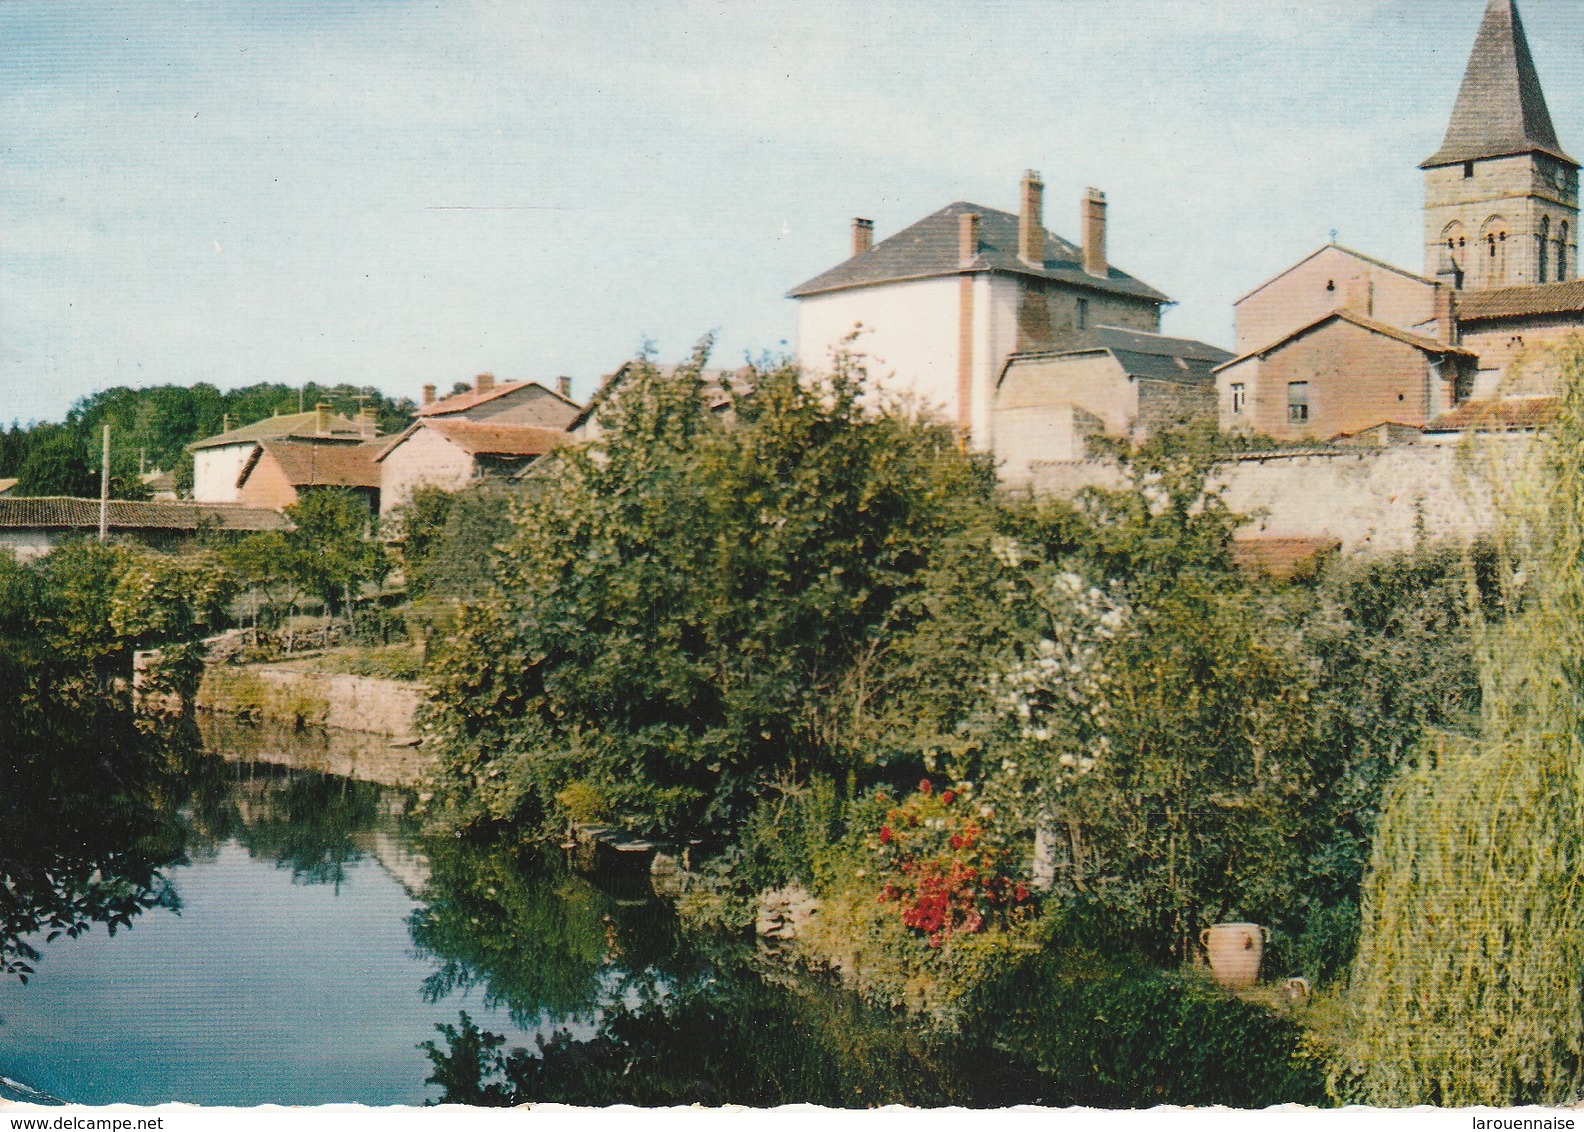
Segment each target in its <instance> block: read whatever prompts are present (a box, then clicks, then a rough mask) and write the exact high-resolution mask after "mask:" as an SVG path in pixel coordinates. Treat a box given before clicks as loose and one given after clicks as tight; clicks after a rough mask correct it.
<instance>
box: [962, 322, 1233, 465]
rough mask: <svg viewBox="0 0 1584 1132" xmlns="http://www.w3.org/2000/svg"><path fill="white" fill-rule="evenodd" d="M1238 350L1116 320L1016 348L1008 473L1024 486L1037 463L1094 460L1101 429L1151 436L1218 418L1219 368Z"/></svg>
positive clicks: (998, 449) (1008, 378)
mask: <svg viewBox="0 0 1584 1132" xmlns="http://www.w3.org/2000/svg"><path fill="white" fill-rule="evenodd" d="M1231 357H1232V354H1231V353H1230V352H1228V351H1226V350H1222V349H1219V348H1217V347H1215V346H1209V345H1206V344H1205V343H1203V342H1195V341H1191V340H1189V339H1185V338H1168V337H1166V336H1165V335H1161V334H1150V333H1146V332H1144V331H1140V330H1120V329H1117V328H1115V327H1099V328H1097V329H1094V330H1090V331H1085V332H1083V333H1080V334H1077V335H1074V336H1073V337H1072V338H1071V339H1070V340H1069V341H1068V342H1067V343H1066V344H1064V345H1063V346H1062V347H1060V348H1058V349H1055V350H1049V351H1041V352H1038V353H1021V354H1014V355H1013V356H1012V357H1011V358H1009V359H1008V360H1007V363H1006V366H1005V368H1004V369H1003V370H1002V373H1001V379H1000V381H999V383H998V385H997V389H996V399H995V410H994V414H993V418H992V430H991V431H992V437H993V439H994V445H995V455H996V460H997V462H998V464H999V465H1000V468H1001V478H1002V479H1003V480H1004V481H1005V482H1007V483H1009V484H1023V483H1026V482H1028V481H1029V477H1030V467H1031V465H1032V464H1033V463H1034V462H1036V461H1041V460H1081V459H1084V458H1085V456H1086V455H1087V442H1088V439H1089V437H1091V436H1095V435H1101V434H1103V435H1107V436H1115V437H1126V438H1128V439H1130V440H1133V441H1141V440H1143V439H1145V438H1146V437H1148V436H1149V435H1150V433H1152V432H1154V431H1157V430H1158V429H1161V428H1164V427H1170V426H1173V425H1180V424H1186V423H1188V422H1189V421H1194V420H1207V421H1214V420H1215V419H1216V386H1215V367H1216V366H1217V365H1220V364H1221V363H1223V362H1226V361H1228V360H1229V359H1231Z"/></svg>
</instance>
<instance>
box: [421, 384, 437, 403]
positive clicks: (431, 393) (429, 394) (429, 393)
mask: <svg viewBox="0 0 1584 1132" xmlns="http://www.w3.org/2000/svg"><path fill="white" fill-rule="evenodd" d="M423 403H424V404H425V405H433V404H434V403H435V387H434V386H433V385H426V386H424V388H423Z"/></svg>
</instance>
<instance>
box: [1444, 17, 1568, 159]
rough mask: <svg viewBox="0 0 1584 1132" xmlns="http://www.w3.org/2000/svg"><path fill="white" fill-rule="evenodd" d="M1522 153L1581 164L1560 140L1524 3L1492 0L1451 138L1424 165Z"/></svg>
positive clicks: (1450, 130) (1471, 59)
mask: <svg viewBox="0 0 1584 1132" xmlns="http://www.w3.org/2000/svg"><path fill="white" fill-rule="evenodd" d="M1516 153H1544V154H1549V155H1550V156H1552V157H1554V158H1556V159H1557V160H1558V161H1565V162H1567V163H1568V164H1569V165H1572V166H1574V167H1575V168H1576V167H1577V166H1578V162H1576V161H1574V160H1573V159H1572V158H1571V157H1569V156H1568V155H1567V154H1566V153H1564V152H1563V150H1562V143H1561V142H1559V141H1558V140H1557V133H1556V127H1555V126H1554V125H1552V123H1551V111H1550V109H1549V108H1548V107H1547V106H1546V99H1545V91H1544V90H1542V89H1541V87H1540V75H1539V73H1538V72H1537V71H1536V70H1535V63H1534V56H1533V55H1531V54H1530V53H1529V39H1528V37H1527V36H1525V35H1524V30H1523V21H1522V20H1521V19H1520V18H1519V16H1518V5H1517V4H1516V3H1514V0H1490V4H1489V6H1487V7H1486V9H1485V19H1484V20H1483V21H1482V22H1481V24H1480V29H1479V37H1478V38H1477V39H1476V40H1475V41H1474V51H1473V53H1472V54H1471V55H1470V56H1469V63H1468V70H1467V71H1466V72H1465V73H1464V75H1463V85H1462V87H1461V88H1460V89H1459V90H1458V97H1457V105H1456V107H1454V109H1453V111H1452V124H1451V125H1450V126H1448V127H1447V132H1446V139H1445V140H1444V141H1442V143H1441V148H1440V149H1438V150H1437V151H1436V152H1435V153H1434V154H1432V155H1431V156H1430V157H1427V158H1425V161H1424V164H1423V165H1421V166H1420V168H1421V169H1432V168H1434V167H1436V166H1438V165H1456V164H1458V163H1460V162H1464V161H1478V160H1480V159H1482V158H1486V157H1506V156H1509V155H1511V154H1516Z"/></svg>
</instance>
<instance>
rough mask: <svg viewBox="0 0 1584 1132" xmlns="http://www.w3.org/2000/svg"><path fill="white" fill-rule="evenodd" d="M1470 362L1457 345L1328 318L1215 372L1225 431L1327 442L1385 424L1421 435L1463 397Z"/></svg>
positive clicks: (1347, 317)
mask: <svg viewBox="0 0 1584 1132" xmlns="http://www.w3.org/2000/svg"><path fill="white" fill-rule="evenodd" d="M1474 361H1475V359H1474V357H1473V355H1472V354H1470V353H1469V352H1468V351H1466V350H1464V349H1462V348H1461V347H1459V346H1453V345H1449V344H1448V343H1446V342H1444V341H1441V340H1439V339H1435V338H1427V337H1425V336H1423V335H1420V334H1414V333H1412V332H1411V331H1407V330H1403V329H1401V328H1400V327H1396V326H1390V325H1388V324H1386V323H1383V322H1377V321H1375V320H1374V319H1370V318H1365V317H1364V316H1362V315H1359V314H1356V313H1354V312H1353V311H1350V310H1338V311H1332V312H1331V313H1330V314H1327V315H1324V316H1322V317H1321V318H1319V319H1316V320H1315V321H1314V322H1312V323H1310V324H1309V325H1308V326H1303V327H1300V328H1299V329H1297V330H1296V331H1294V332H1293V333H1291V334H1289V335H1287V336H1286V337H1285V338H1282V339H1281V340H1280V341H1278V342H1273V343H1271V344H1269V345H1267V346H1265V347H1264V348H1262V349H1260V350H1256V351H1252V352H1250V353H1246V354H1244V355H1242V356H1241V357H1238V358H1234V359H1232V360H1231V361H1228V362H1225V363H1223V364H1221V365H1220V366H1218V367H1216V371H1215V376H1216V390H1217V397H1218V399H1219V403H1220V419H1221V427H1222V431H1224V432H1232V433H1257V434H1260V435H1264V436H1271V437H1275V438H1276V439H1278V440H1303V439H1318V440H1326V439H1330V438H1331V437H1335V436H1337V435H1339V434H1343V433H1356V432H1359V431H1361V430H1364V429H1369V428H1371V427H1372V426H1375V425H1380V424H1382V423H1386V422H1390V423H1392V424H1399V425H1408V426H1411V427H1413V428H1423V427H1424V426H1426V425H1428V424H1430V423H1431V422H1432V421H1433V420H1435V418H1436V417H1438V416H1440V415H1441V414H1442V413H1445V412H1448V411H1450V410H1451V409H1452V408H1453V407H1455V406H1456V405H1457V404H1458V403H1459V402H1460V401H1461V400H1463V399H1464V395H1465V394H1466V390H1467V389H1468V387H1469V385H1470V383H1471V382H1472V380H1473V367H1474Z"/></svg>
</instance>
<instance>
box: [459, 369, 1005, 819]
mask: <svg viewBox="0 0 1584 1132" xmlns="http://www.w3.org/2000/svg"><path fill="white" fill-rule="evenodd" d="M703 362H704V357H703V354H702V352H701V353H700V355H699V357H697V358H696V359H695V360H694V362H693V363H692V364H691V365H690V366H686V367H682V368H681V369H680V370H679V371H677V372H675V373H674V374H670V375H665V376H662V375H661V374H660V373H659V371H657V370H655V369H654V367H652V366H648V365H645V366H643V367H640V368H639V370H638V371H637V372H635V373H634V374H633V376H632V377H631V378H630V379H629V381H628V383H627V384H625V385H624V386H623V389H622V395H621V396H620V397H618V398H615V399H613V401H612V403H611V404H610V406H609V407H608V410H607V414H608V415H607V417H606V418H605V421H604V423H605V432H604V434H603V436H602V438H601V440H600V441H599V442H598V443H597V444H595V445H593V446H591V447H590V448H587V449H579V450H572V451H567V452H564V453H562V454H559V455H558V456H557V457H556V458H555V459H554V461H553V462H552V463H551V464H550V465H548V466H547V468H546V472H545V474H544V476H542V477H541V479H540V484H539V490H537V491H536V492H535V493H533V494H531V495H528V496H526V497H525V498H524V499H523V501H522V502H521V504H520V509H519V512H518V516H517V524H518V530H517V533H516V535H515V536H514V537H513V538H512V540H511V542H510V543H509V544H508V545H507V546H506V548H505V549H504V551H503V554H502V557H501V560H500V569H501V578H500V591H499V592H498V593H495V594H491V595H488V596H486V597H484V598H481V599H480V600H478V601H476V602H474V603H472V604H470V605H468V606H466V607H465V608H464V609H463V610H462V611H461V613H460V615H459V617H458V620H457V624H456V629H455V633H454V640H453V641H452V642H450V643H449V644H448V645H447V646H446V647H445V648H444V649H442V650H440V651H439V653H438V654H437V656H436V657H435V658H434V659H435V667H434V673H435V684H434V701H433V706H432V710H431V714H430V726H431V729H432V733H433V734H434V735H435V737H436V739H437V740H438V743H439V746H440V748H441V750H442V752H443V756H442V757H443V773H442V778H441V781H440V786H441V790H442V793H443V796H444V799H445V800H446V801H447V802H449V803H450V804H451V805H452V807H453V808H454V811H455V812H456V813H457V815H458V816H459V817H460V818H461V819H462V820H463V821H465V822H473V823H477V822H485V821H492V820H493V821H508V822H511V821H530V822H531V821H533V820H535V818H536V817H537V816H538V815H540V814H542V813H543V812H544V811H545V810H546V809H547V808H550V807H553V804H554V803H553V799H554V797H555V795H556V793H557V792H558V791H560V790H561V789H563V788H564V787H565V786H566V785H567V784H569V783H571V782H587V783H591V784H594V785H596V786H598V787H599V789H600V790H601V791H602V792H603V793H604V794H605V796H606V797H608V798H609V799H610V801H611V803H612V805H613V807H614V808H615V809H616V810H617V811H618V812H619V813H621V814H622V815H623V816H624V820H626V821H627V822H629V823H630V824H631V825H633V826H634V827H636V828H641V829H644V830H648V831H658V832H664V833H669V834H695V833H702V834H709V835H717V836H718V835H723V834H726V833H727V832H728V831H730V830H731V829H733V828H734V827H735V825H736V824H737V823H738V822H739V821H740V820H741V818H742V816H743V815H744V814H745V813H747V812H748V811H750V810H751V809H752V808H753V806H754V804H755V802H756V799H757V798H758V797H759V796H760V795H762V794H763V793H764V791H765V790H766V789H767V788H768V787H769V785H770V783H772V782H773V781H775V780H776V778H777V777H779V776H782V775H788V774H790V775H792V776H793V777H797V778H806V777H807V776H809V775H811V774H827V775H834V776H836V777H838V778H841V777H844V776H845V775H846V774H847V773H848V772H849V771H851V772H855V773H856V772H857V771H859V770H860V769H862V768H863V767H865V766H867V765H868V761H869V759H870V752H869V751H868V750H867V749H866V748H865V746H864V745H863V744H862V742H861V741H860V740H861V737H862V736H863V735H864V734H865V729H864V726H863V725H862V722H861V721H862V719H863V718H864V717H865V714H866V712H867V703H866V698H865V695H864V692H863V689H862V687H861V680H857V679H855V673H859V672H861V671H862V669H863V668H864V665H865V662H866V658H869V657H870V656H871V654H872V652H873V650H874V649H876V648H877V647H879V635H880V634H881V632H882V630H883V627H884V626H886V625H888V624H889V623H890V622H891V620H892V619H893V618H894V617H895V616H897V614H898V612H899V610H900V604H899V603H900V601H901V599H902V598H903V597H904V596H905V595H907V594H909V593H911V592H912V591H913V589H914V586H915V584H916V583H915V579H916V577H917V574H918V571H919V569H920V567H921V566H922V564H923V563H924V562H926V561H927V559H928V556H929V554H930V551H931V548H932V546H933V545H934V544H935V543H936V542H937V541H938V540H939V539H940V538H941V537H944V535H946V534H947V533H949V532H950V531H951V530H954V529H956V527H957V525H958V524H959V522H960V518H959V512H960V510H961V508H962V506H963V505H964V503H965V502H972V501H978V502H980V503H981V504H984V503H987V502H988V500H989V498H990V491H991V477H990V476H989V474H988V470H987V469H986V468H984V467H982V466H981V465H979V464H978V463H976V462H974V461H971V460H969V459H967V458H966V457H964V456H963V455H962V454H961V453H960V451H959V449H958V447H957V444H956V441H955V439H954V438H953V437H952V436H951V435H950V433H949V432H947V431H946V430H944V429H941V428H938V427H936V426H933V425H928V424H923V423H919V422H915V421H912V420H910V419H907V418H904V417H901V416H897V415H894V414H890V413H884V412H875V411H873V410H871V409H869V408H867V407H866V392H867V391H866V385H865V380H864V377H863V375H862V373H861V372H860V371H858V370H856V369H855V368H853V367H852V366H850V365H849V366H843V367H841V368H839V369H838V371H837V372H836V374H835V375H834V376H832V377H831V378H829V379H825V380H820V381H815V380H812V379H807V378H805V377H804V376H803V375H801V374H799V373H798V371H797V370H796V369H795V368H793V367H791V366H781V367H777V368H762V369H760V370H758V371H756V372H755V374H754V375H753V377H752V382H751V384H752V387H753V388H752V391H751V392H748V393H734V394H733V395H732V396H733V400H732V404H731V409H730V413H729V414H728V415H729V416H730V418H732V420H733V421H734V422H735V423H734V424H732V425H731V426H730V427H727V426H726V425H724V424H723V423H722V421H721V420H720V419H719V418H718V417H717V416H716V415H715V414H713V413H711V412H710V411H709V409H708V408H707V407H706V404H705V398H704V397H703V387H704V384H705V382H706V378H705V377H704V375H703V369H702V367H703Z"/></svg>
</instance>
